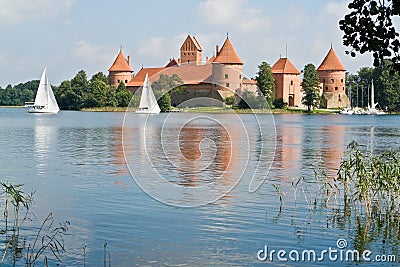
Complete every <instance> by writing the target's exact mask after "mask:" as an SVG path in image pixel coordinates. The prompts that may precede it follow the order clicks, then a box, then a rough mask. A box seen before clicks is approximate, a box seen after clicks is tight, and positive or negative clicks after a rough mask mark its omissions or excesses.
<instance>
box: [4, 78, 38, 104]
mask: <svg viewBox="0 0 400 267" xmlns="http://www.w3.org/2000/svg"><path fill="white" fill-rule="evenodd" d="M38 86H39V81H38V80H33V81H29V82H26V83H20V84H18V85H16V86H14V87H13V86H11V84H9V85H7V87H6V88H5V89H1V88H0V106H22V105H23V104H24V103H25V102H32V101H34V99H35V94H36V90H37V88H38Z"/></svg>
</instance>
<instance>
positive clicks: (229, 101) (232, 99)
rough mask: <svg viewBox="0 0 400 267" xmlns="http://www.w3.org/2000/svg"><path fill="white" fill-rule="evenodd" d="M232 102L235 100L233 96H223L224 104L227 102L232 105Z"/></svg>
mask: <svg viewBox="0 0 400 267" xmlns="http://www.w3.org/2000/svg"><path fill="white" fill-rule="evenodd" d="M234 102H235V97H233V96H228V97H226V98H225V104H227V105H228V106H232V105H233V103H234Z"/></svg>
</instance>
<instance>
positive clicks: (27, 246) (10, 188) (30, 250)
mask: <svg viewBox="0 0 400 267" xmlns="http://www.w3.org/2000/svg"><path fill="white" fill-rule="evenodd" d="M0 185H1V188H2V189H3V193H2V194H4V200H5V205H4V212H3V215H4V221H2V222H4V224H5V229H3V230H1V234H2V235H1V237H2V238H4V240H1V241H2V243H3V244H4V248H2V250H1V252H2V254H3V255H2V257H1V259H0V265H2V264H3V263H4V261H5V259H6V257H7V255H9V256H8V257H10V258H12V259H11V260H12V261H13V262H14V266H16V265H15V263H16V262H17V261H18V260H21V259H24V261H25V262H24V263H25V264H24V265H25V266H35V263H36V262H37V261H38V260H39V259H40V258H41V257H42V258H44V261H45V262H46V266H47V261H48V256H50V254H51V255H53V256H54V257H55V258H56V259H57V260H59V261H61V258H60V256H61V253H62V252H65V247H64V235H65V234H66V232H67V231H68V227H69V225H70V223H69V222H68V221H65V222H63V223H60V224H59V225H58V226H55V227H54V226H53V225H54V218H53V214H52V213H50V214H49V215H48V216H47V217H46V218H45V220H44V221H43V223H42V224H41V226H40V227H37V233H36V235H35V238H34V240H29V239H27V237H24V238H22V237H23V235H22V234H21V232H23V231H22V230H23V229H24V227H23V223H24V222H25V221H26V220H27V219H30V218H28V214H29V213H28V212H29V209H30V207H31V204H32V201H33V193H31V194H26V193H25V192H24V191H22V190H21V187H22V185H21V184H18V185H13V184H11V183H4V182H0ZM10 206H11V208H12V210H10ZM21 212H23V213H24V217H23V218H20V213H21ZM10 213H11V214H12V215H13V217H11V218H10V215H9V214H10ZM9 223H11V224H12V227H11V228H10V229H9V228H8V225H9ZM32 229H33V228H32V227H30V230H32ZM23 253H25V256H24V255H23Z"/></svg>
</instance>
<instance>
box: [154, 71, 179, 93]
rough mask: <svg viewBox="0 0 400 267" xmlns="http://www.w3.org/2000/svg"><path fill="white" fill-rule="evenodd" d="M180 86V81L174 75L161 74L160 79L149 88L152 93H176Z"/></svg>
mask: <svg viewBox="0 0 400 267" xmlns="http://www.w3.org/2000/svg"><path fill="white" fill-rule="evenodd" d="M182 84H183V81H182V79H181V78H180V77H179V76H178V74H176V73H175V74H173V75H171V76H168V75H166V74H161V75H160V78H158V80H157V81H155V82H153V83H152V84H151V87H152V88H153V90H154V91H163V92H166V91H167V92H170V91H176V90H177V89H178V88H179V87H180V85H182Z"/></svg>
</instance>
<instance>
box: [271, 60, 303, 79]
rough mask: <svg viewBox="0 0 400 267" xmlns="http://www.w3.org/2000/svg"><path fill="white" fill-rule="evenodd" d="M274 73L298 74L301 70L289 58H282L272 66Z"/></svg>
mask: <svg viewBox="0 0 400 267" xmlns="http://www.w3.org/2000/svg"><path fill="white" fill-rule="evenodd" d="M271 72H272V73H277V74H278V73H279V74H298V75H300V71H299V70H298V69H296V67H295V66H294V65H293V64H292V62H290V60H289V59H288V58H280V59H278V61H277V62H276V63H275V64H274V65H273V66H272V68H271Z"/></svg>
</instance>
